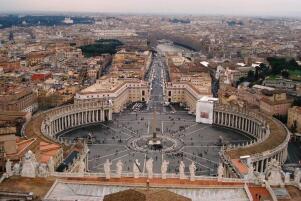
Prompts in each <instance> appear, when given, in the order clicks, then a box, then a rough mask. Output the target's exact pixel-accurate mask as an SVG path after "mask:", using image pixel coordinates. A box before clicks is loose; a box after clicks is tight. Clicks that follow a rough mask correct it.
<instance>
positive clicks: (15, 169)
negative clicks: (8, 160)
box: [13, 163, 21, 176]
mask: <svg viewBox="0 0 301 201" xmlns="http://www.w3.org/2000/svg"><path fill="white" fill-rule="evenodd" d="M20 171H21V167H20V163H15V165H14V167H13V174H14V175H17V176H18V175H20Z"/></svg>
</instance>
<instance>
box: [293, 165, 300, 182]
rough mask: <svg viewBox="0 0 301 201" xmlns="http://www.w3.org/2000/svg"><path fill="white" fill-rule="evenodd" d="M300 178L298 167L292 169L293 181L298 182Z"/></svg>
mask: <svg viewBox="0 0 301 201" xmlns="http://www.w3.org/2000/svg"><path fill="white" fill-rule="evenodd" d="M300 179H301V170H300V169H299V168H296V169H295V171H294V181H295V183H297V184H299V183H300Z"/></svg>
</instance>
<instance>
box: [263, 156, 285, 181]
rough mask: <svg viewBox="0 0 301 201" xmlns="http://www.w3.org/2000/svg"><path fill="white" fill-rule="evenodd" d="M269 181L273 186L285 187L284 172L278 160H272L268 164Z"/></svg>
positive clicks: (267, 174)
mask: <svg viewBox="0 0 301 201" xmlns="http://www.w3.org/2000/svg"><path fill="white" fill-rule="evenodd" d="M265 175H266V177H267V181H268V183H269V184H270V185H271V186H278V185H283V183H284V182H283V179H282V170H281V166H280V164H279V162H278V161H277V160H276V159H272V160H271V161H270V162H269V163H268V167H267V170H266V173H265Z"/></svg>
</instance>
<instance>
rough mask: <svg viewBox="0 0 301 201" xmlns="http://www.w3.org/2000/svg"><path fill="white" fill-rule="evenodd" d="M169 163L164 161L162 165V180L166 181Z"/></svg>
mask: <svg viewBox="0 0 301 201" xmlns="http://www.w3.org/2000/svg"><path fill="white" fill-rule="evenodd" d="M168 165H169V161H166V160H164V161H163V162H162V165H161V174H162V179H166V173H167V169H168Z"/></svg>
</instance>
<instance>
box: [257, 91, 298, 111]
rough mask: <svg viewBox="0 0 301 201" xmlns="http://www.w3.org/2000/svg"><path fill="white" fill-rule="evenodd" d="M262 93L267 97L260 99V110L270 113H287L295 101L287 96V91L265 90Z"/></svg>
mask: <svg viewBox="0 0 301 201" xmlns="http://www.w3.org/2000/svg"><path fill="white" fill-rule="evenodd" d="M262 93H263V94H264V95H265V97H263V98H262V99H261V100H260V103H259V105H260V111H262V112H264V113H266V114H269V115H287V112H288V109H289V108H290V107H291V105H292V102H293V101H292V100H291V99H288V98H287V96H286V93H285V92H282V91H278V90H274V91H268V90H264V91H262Z"/></svg>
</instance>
